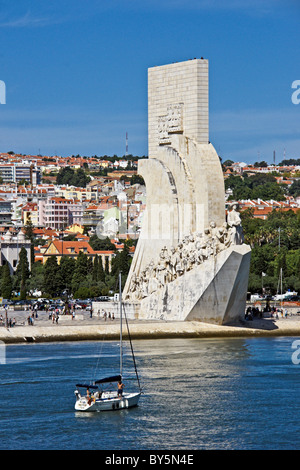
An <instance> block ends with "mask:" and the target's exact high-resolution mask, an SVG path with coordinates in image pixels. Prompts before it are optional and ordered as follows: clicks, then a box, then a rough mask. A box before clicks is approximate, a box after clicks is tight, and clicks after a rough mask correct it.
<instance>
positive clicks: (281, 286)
mask: <svg viewBox="0 0 300 470" xmlns="http://www.w3.org/2000/svg"><path fill="white" fill-rule="evenodd" d="M280 294H281V295H280V307H282V268H280Z"/></svg>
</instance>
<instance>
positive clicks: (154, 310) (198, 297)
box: [138, 244, 251, 325]
mask: <svg viewBox="0 0 300 470" xmlns="http://www.w3.org/2000/svg"><path fill="white" fill-rule="evenodd" d="M250 255H251V249H250V247H249V246H248V245H245V244H243V245H233V246H231V247H230V248H228V249H226V250H224V251H222V252H220V253H219V254H218V255H217V256H214V257H211V258H210V259H207V260H206V261H205V262H204V263H202V264H200V265H199V266H195V267H194V268H193V269H192V270H191V271H188V272H186V273H185V274H184V275H182V276H180V277H178V278H177V279H175V280H174V281H172V282H170V283H167V284H166V285H165V286H163V287H161V288H160V289H158V290H157V291H156V292H154V293H153V294H151V295H149V296H148V297H145V298H144V299H142V300H141V304H140V312H139V316H138V318H139V319H143V320H165V321H189V320H191V321H195V320H197V321H202V322H206V323H215V324H219V325H225V324H230V323H234V322H235V321H237V320H238V319H239V318H241V317H243V315H244V313H245V307H246V294H247V286H248V276H249V267H250Z"/></svg>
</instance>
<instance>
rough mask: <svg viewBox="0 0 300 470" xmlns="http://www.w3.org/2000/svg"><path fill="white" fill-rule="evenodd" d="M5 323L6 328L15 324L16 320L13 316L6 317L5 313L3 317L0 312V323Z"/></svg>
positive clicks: (3, 324)
mask: <svg viewBox="0 0 300 470" xmlns="http://www.w3.org/2000/svg"><path fill="white" fill-rule="evenodd" d="M6 323H7V327H8V328H12V327H14V326H15V325H16V323H17V321H16V319H15V318H7V315H6V316H5V317H4V316H3V315H2V314H1V315H0V325H2V326H6V325H5V324H6Z"/></svg>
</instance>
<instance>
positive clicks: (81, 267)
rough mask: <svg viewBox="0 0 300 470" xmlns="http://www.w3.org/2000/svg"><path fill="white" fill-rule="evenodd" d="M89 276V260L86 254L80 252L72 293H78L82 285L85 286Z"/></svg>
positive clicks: (73, 278)
mask: <svg viewBox="0 0 300 470" xmlns="http://www.w3.org/2000/svg"><path fill="white" fill-rule="evenodd" d="M87 275H88V258H87V255H86V254H85V253H83V252H82V251H80V253H79V255H78V257H77V260H76V265H75V270H74V273H73V276H72V291H73V292H76V291H77V290H78V289H79V287H80V286H81V284H84V283H85V281H86V277H87Z"/></svg>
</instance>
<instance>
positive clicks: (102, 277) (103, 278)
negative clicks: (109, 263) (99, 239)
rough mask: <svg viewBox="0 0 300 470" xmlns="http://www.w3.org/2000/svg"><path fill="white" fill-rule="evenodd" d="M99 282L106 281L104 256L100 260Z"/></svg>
mask: <svg viewBox="0 0 300 470" xmlns="http://www.w3.org/2000/svg"><path fill="white" fill-rule="evenodd" d="M97 280H98V281H99V282H105V272H104V269H103V263H102V256H99V260H98V279H97Z"/></svg>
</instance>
